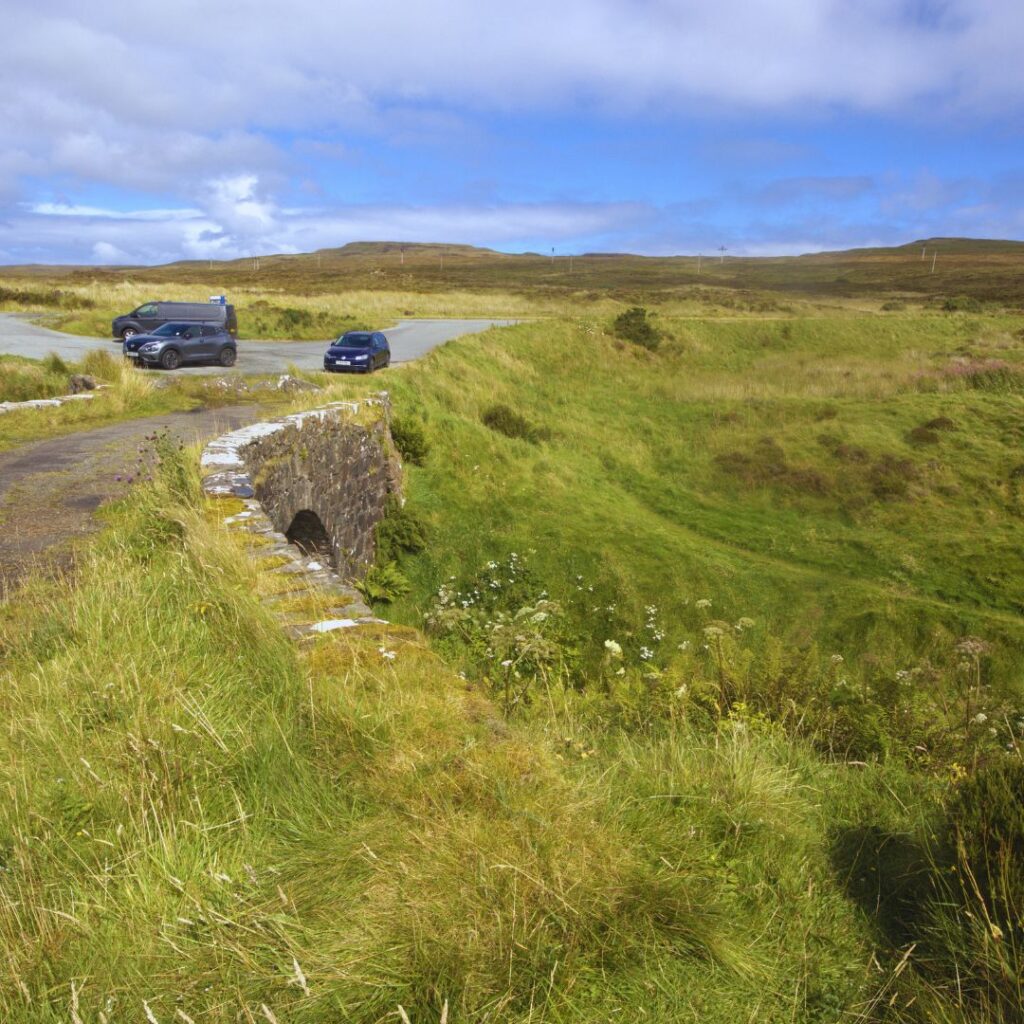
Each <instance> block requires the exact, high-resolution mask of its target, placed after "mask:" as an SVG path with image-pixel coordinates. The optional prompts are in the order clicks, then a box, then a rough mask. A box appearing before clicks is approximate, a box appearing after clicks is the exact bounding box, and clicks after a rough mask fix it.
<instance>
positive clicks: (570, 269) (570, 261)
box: [569, 253, 572, 274]
mask: <svg viewBox="0 0 1024 1024" xmlns="http://www.w3.org/2000/svg"><path fill="white" fill-rule="evenodd" d="M569 273H570V274H571V273H572V253H569Z"/></svg>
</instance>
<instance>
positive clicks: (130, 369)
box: [0, 351, 288, 451]
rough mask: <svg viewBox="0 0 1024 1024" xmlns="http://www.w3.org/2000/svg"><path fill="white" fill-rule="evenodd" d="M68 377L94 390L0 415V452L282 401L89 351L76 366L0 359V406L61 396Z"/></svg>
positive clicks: (268, 391)
mask: <svg viewBox="0 0 1024 1024" xmlns="http://www.w3.org/2000/svg"><path fill="white" fill-rule="evenodd" d="M73 374H86V375H88V376H90V377H92V378H93V379H94V381H95V382H96V383H97V384H98V385H100V387H99V388H97V389H96V390H94V391H92V392H91V394H92V395H93V398H92V399H91V400H89V401H76V402H69V403H67V404H66V405H61V406H59V407H56V408H26V409H20V410H15V411H12V412H7V413H5V414H3V415H2V416H0V451H6V450H8V449H10V448H13V447H15V446H17V445H20V444H26V443H28V442H31V441H39V440H44V439H45V438H49V437H59V436H62V435H65V434H71V433H75V432H77V431H81V430H90V429H93V428H97V427H103V426H107V425H108V424H111V423H116V422H118V421H121V420H129V419H138V418H141V417H144V416H158V415H161V414H162V413H169V412H179V411H185V410H190V409H200V408H210V407H216V406H223V405H228V404H236V403H239V402H248V403H253V404H256V403H259V404H261V405H266V406H267V407H268V414H271V415H272V414H273V412H272V410H273V409H274V408H275V407H278V406H281V405H282V404H287V402H288V396H287V395H286V394H284V393H282V392H280V391H278V390H276V388H274V387H272V386H270V385H269V384H267V386H264V387H253V388H246V389H244V390H243V389H240V388H237V389H236V388H234V387H230V386H229V387H221V386H219V385H218V382H217V380H216V379H214V378H210V377H200V378H196V377H191V378H190V377H185V376H180V377H175V378H160V377H154V376H153V375H152V374H147V373H145V372H144V371H142V370H139V369H138V368H137V367H135V366H132V365H129V364H128V363H127V361H125V360H123V359H120V358H117V357H115V356H113V355H111V354H110V353H108V352H103V351H98V352H90V353H89V354H88V355H87V356H86V357H85V358H84V359H83V360H82V361H81V362H77V363H75V362H65V361H64V360H63V359H61V358H60V357H59V356H57V355H55V354H53V353H50V354H49V355H47V356H45V357H44V358H43V359H24V358H22V357H20V356H0V401H4V402H22V401H26V400H29V399H35V398H51V397H56V396H60V395H66V394H67V393H68V389H69V383H68V382H69V378H70V377H71V375H73ZM263 383H265V384H266V383H267V382H263Z"/></svg>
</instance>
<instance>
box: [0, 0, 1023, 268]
mask: <svg viewBox="0 0 1024 1024" xmlns="http://www.w3.org/2000/svg"><path fill="white" fill-rule="evenodd" d="M5 14H6V19H5V20H6V22H7V24H6V26H5V33H4V36H3V39H2V40H0V67H2V68H4V75H5V79H6V81H5V85H4V88H3V89H2V90H0V263H21V262H73V263H97V264H102V263H112V262H143V263H152V262H163V261H166V260H172V259H179V258H183V257H184V258H207V257H211V258H222V257H234V256H240V255H248V254H252V253H259V252H296V251H308V250H312V249H316V248H320V247H325V246H335V245H343V244H345V243H346V242H349V241H355V240H366V239H387V240H402V241H439V242H464V243H470V244H475V245H485V246H492V247H494V248H498V249H502V250H506V251H522V250H535V251H542V252H548V251H550V249H551V248H555V249H556V250H557V251H558V252H563V253H566V252H585V251H595V250H601V251H609V250H616V251H632V252H639V253H649V254H658V255H660V254H670V253H697V252H701V251H703V252H710V251H713V250H715V249H717V248H718V246H720V245H726V246H728V248H729V250H730V251H731V252H734V253H737V254H744V253H745V254H751V255H767V254H776V253H778V254H785V253H793V252H807V251H815V250H821V249H832V248H845V247H849V246H856V245H876V244H899V243H902V242H905V241H910V240H912V239H914V238H920V237H926V236H932V235H969V236H975V237H1001V238H1024V203H1022V199H1024V136H1022V131H1024V6H1022V5H1021V3H1020V2H1019V0H1017V2H1009V0H944V2H939V0H909V2H905V3H900V2H898V0H889V2H883V0H859V2H849V0H770V2H769V0H743V2H740V0H718V2H717V3H714V4H711V3H708V2H707V0H700V2H693V0H561V2H560V3H559V4H557V5H552V4H550V3H547V2H540V0H518V2H517V3H515V4H509V3H503V4H499V3H495V2H493V0H476V2H471V0H434V2H433V3H432V4H430V5H420V4H412V3H410V2H407V0H377V2H376V3H374V4H373V5H372V6H370V5H366V4H358V5H357V4H353V3H349V2H337V3H333V4H331V3H324V2H323V0H316V2H314V0H292V2H290V3H289V4H288V5H281V4H278V3H275V4H271V3H268V2H264V0H236V2H234V3H232V4H230V5H226V4H225V5H220V4H214V5H212V6H211V5H210V4H208V3H205V4H204V3H201V2H198V0H197V2H182V0H170V2H167V3H157V2H152V0H139V2H138V3H137V4H135V5H133V6H132V7H131V8H129V7H128V6H126V5H124V4H123V2H121V0H117V2H115V0H93V2H91V3H90V4H88V5H83V4H81V3H71V2H70V0H37V2H34V3H27V2H22V0H13V2H12V0H8V3H7V4H6V5H5Z"/></svg>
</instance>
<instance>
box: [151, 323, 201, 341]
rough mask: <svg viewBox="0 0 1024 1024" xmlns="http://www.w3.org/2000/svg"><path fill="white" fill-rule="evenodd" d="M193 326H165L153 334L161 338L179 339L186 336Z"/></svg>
mask: <svg viewBox="0 0 1024 1024" xmlns="http://www.w3.org/2000/svg"><path fill="white" fill-rule="evenodd" d="M191 326H192V325H191V324H164V325H163V326H162V327H158V328H157V329H156V330H155V331H153V333H154V334H155V335H157V336H159V337H161V338H177V337H180V336H181V335H182V334H184V333H185V331H187V330H188V329H189V328H190V327H191Z"/></svg>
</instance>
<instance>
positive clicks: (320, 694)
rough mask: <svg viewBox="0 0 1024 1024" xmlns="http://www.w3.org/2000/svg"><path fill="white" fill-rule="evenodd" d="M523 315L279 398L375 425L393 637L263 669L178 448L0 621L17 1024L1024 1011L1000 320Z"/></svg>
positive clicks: (235, 550)
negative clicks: (652, 335) (634, 336)
mask: <svg viewBox="0 0 1024 1024" xmlns="http://www.w3.org/2000/svg"><path fill="white" fill-rule="evenodd" d="M394 255H395V254H394V253H391V254H390V256H394ZM883 255H884V254H883ZM890 255H891V254H890ZM904 255H905V256H908V258H909V254H904ZM968 255H971V254H970V253H968ZM379 256H380V252H379V251H378V250H372V251H371V252H369V253H362V254H361V258H365V259H367V260H370V259H374V258H378V257H379ZM390 256H389V258H390ZM420 256H422V258H423V259H428V258H429V259H434V258H435V257H436V256H438V254H437V253H434V252H429V253H426V254H425V255H424V254H420ZM974 256H976V257H977V258H978V259H981V258H986V259H988V258H991V259H993V260H996V261H997V262H998V261H1007V260H1012V259H1016V258H1017V257H1016V250H1014V249H1013V248H1012V247H1003V248H999V247H997V248H996V250H995V251H994V252H993V251H986V252H980V253H975V254H974ZM314 258H315V257H310V258H309V259H314ZM417 258H419V257H417ZM471 258H476V257H475V256H472V254H466V256H465V259H466V260H467V261H469V260H470V259H471ZM878 258H879V259H881V258H882V257H881V256H879V257H878ZM886 258H888V257H886ZM972 258H973V256H972ZM407 259H409V260H410V263H411V262H412V258H411V257H410V256H409V255H408V254H407ZM859 259H860V260H861V263H862V264H863V263H865V261H866V260H867V257H862V258H861V257H859ZM538 260H539V258H538ZM323 262H325V263H326V262H327V260H326V259H325V260H324V261H323ZM446 262H448V263H450V262H451V256H450V254H449V256H448V257H447V260H446ZM539 262H541V263H546V262H548V261H539ZM918 262H920V260H918ZM263 265H264V267H265V266H266V263H265V262H264V264H263ZM728 265H729V264H728V263H726V264H725V266H726V267H728ZM1000 265H1002V264H1000ZM270 266H271V267H272V266H273V263H270ZM407 266H408V264H407ZM186 269H188V268H186ZM200 269H201V268H196V272H197V273H198V271H199V270H200ZM413 269H415V268H414V267H413V268H410V270H409V272H412V270H413ZM862 269H864V267H863V266H862ZM179 271H181V268H178V270H176V271H175V272H176V273H177V272H179ZM181 272H182V273H184V271H181ZM262 272H263V271H262V270H261V273H262ZM448 272H449V273H454V271H453V270H451V269H450V268H449V271H448ZM538 272H539V271H538ZM160 273H162V271H160ZM282 273H283V271H282ZM573 273H576V270H574V271H573ZM723 273H724V271H723ZM865 273H867V270H866V269H865ZM72 278H73V275H72ZM313 283H314V284H316V282H315V281H314V282H313ZM22 284H23V286H24V287H25V288H26V289H30V288H33V287H37V286H38V287H41V285H37V283H36V282H35V281H33V280H30V279H28V277H27V276H26V279H25V280H24V281H23V282H22ZM49 286H50V285H47V287H49ZM54 287H60V288H63V287H65V285H64V284H59V283H58V284H57V285H54ZM66 287H68V288H79V287H82V288H84V287H88V286H87V285H85V284H82V283H80V282H78V283H76V281H75V280H72V281H71V282H70V283H68V284H67V285H66ZM102 287H103V288H107V287H109V284H108V283H105V284H103V286H102ZM183 287H184V286H183ZM289 287H295V286H293V285H290V286H289ZM644 287H648V286H646V285H645V286H644ZM701 287H702V288H703V287H704V286H703V285H702V286H701ZM517 288H518V285H517ZM299 290H300V289H298V288H297V287H295V290H294V291H292V292H288V293H287V294H289V295H295V294H298V292H299ZM307 291H309V292H311V293H312V291H313V288H312V287H311V288H309V289H307ZM103 294H106V293H103ZM283 294H284V293H283ZM423 294H425V295H428V297H429V295H433V296H434V297H433V299H431V301H437V302H439V303H440V302H447V301H455V300H453V299H452V293H450V292H446V291H445V290H444V289H439V290H438V291H437V292H436V293H427V292H425V293H423ZM517 294H518V291H517V290H516V289H512V290H508V289H506V290H505V291H500V290H498V289H495V290H494V292H493V293H489V292H487V289H483V288H479V289H475V290H472V291H471V293H470V295H466V296H464V297H463V299H464V301H465V302H466V306H459V305H458V304H457V303H456V305H455V306H453V307H452V308H458V309H461V310H462V311H466V310H467V307H468V305H469V304H470V298H471V296H476V299H479V300H480V301H484V300H486V301H490V302H500V301H506V297H512V298H515V297H516V296H517ZM545 294H546V293H544V291H543V289H541V296H540V298H536V297H533V296H527V297H526V298H525V299H524V300H523V301H524V303H527V304H530V308H531V309H532V310H533V311H534V312H536V311H538V310H540V309H542V307H543V303H544V302H547V301H550V303H551V304H550V306H549V307H548V308H547V309H546V310H544V311H545V312H547V313H548V314H549V315H548V316H547V318H544V319H539V320H537V321H535V322H532V323H529V324H523V325H520V326H518V327H515V328H507V329H501V330H492V331H489V332H487V333H486V334H483V335H479V336H475V337H471V338H465V339H462V340H459V341H457V342H453V343H449V344H448V345H446V346H444V347H443V348H441V349H439V350H436V351H435V352H433V353H431V354H430V355H429V356H427V357H425V358H424V359H422V360H420V361H418V362H417V363H415V364H411V365H408V366H405V367H401V368H396V369H394V370H391V371H389V372H388V373H386V374H383V375H378V376H375V377H373V378H371V379H369V380H362V379H358V380H351V381H350V380H347V379H343V380H338V379H336V378H331V379H330V380H327V379H326V378H320V379H321V382H322V383H324V384H325V385H327V388H328V391H327V393H326V394H325V395H313V396H308V395H307V396H303V398H302V399H301V401H302V402H305V403H306V404H309V403H314V402H322V401H323V400H325V399H327V398H330V397H337V396H343V395H356V394H360V393H363V392H365V391H367V390H372V389H376V388H379V387H381V386H386V387H387V388H388V390H389V392H390V393H391V397H392V401H393V404H394V407H395V413H396V422H395V433H396V437H397V438H398V441H399V444H400V446H401V447H402V449H403V450H404V451H405V452H406V455H407V494H408V502H407V503H406V505H405V507H404V509H403V510H401V511H399V510H397V509H395V510H392V513H391V515H390V516H389V518H388V520H386V522H385V526H384V527H383V528H382V531H381V534H380V536H381V539H382V542H383V544H384V545H385V546H386V548H387V554H386V555H385V556H384V557H383V558H382V561H385V560H392V559H393V560H394V565H391V566H390V568H389V569H387V570H386V571H385V570H381V571H380V572H378V574H377V577H376V578H377V579H378V582H379V583H380V584H381V586H382V588H383V589H384V590H385V591H388V590H390V596H391V598H392V600H390V601H388V602H384V603H381V604H380V606H379V607H380V610H381V611H382V613H383V614H384V616H385V617H387V618H389V619H391V620H392V622H393V623H395V625H392V626H385V627H380V628H378V629H374V630H367V631H365V632H361V633H358V634H347V635H345V636H337V635H335V636H330V637H323V638H319V639H317V640H316V641H314V642H311V643H302V644H295V643H292V642H290V641H288V640H286V639H285V637H284V634H283V633H282V631H281V628H280V626H281V624H280V622H279V621H277V620H276V619H275V618H274V616H273V614H272V612H271V611H270V609H269V608H268V607H267V605H266V604H265V603H264V602H263V601H262V600H261V598H262V597H263V596H265V588H266V583H265V581H264V580H263V579H262V578H261V574H260V573H259V572H258V570H257V569H256V568H255V567H254V566H255V564H256V563H255V562H254V561H251V560H250V559H248V558H246V557H245V551H244V550H243V541H242V540H241V539H239V538H238V537H237V536H235V535H229V534H227V533H226V532H225V531H224V530H223V528H222V527H221V526H220V520H221V518H222V517H223V516H224V515H225V509H226V506H223V505H222V506H220V507H219V508H218V507H208V506H205V505H204V503H203V502H202V501H201V500H200V498H199V495H198V488H197V485H196V475H195V474H196V469H195V457H194V453H187V452H186V453H182V452H178V451H174V450H168V451H165V452H164V453H163V468H162V471H161V472H160V474H159V475H158V479H157V481H156V483H155V484H153V485H149V486H146V487H139V488H136V489H135V490H134V491H133V492H132V493H131V494H130V496H129V497H128V498H127V499H126V500H125V502H123V503H122V504H121V505H119V506H118V507H116V508H114V509H111V510H109V511H108V512H107V515H108V516H109V518H110V529H109V530H108V531H107V532H106V533H105V534H104V535H103V536H102V537H101V538H99V539H98V540H97V541H95V542H94V544H93V547H92V549H91V554H90V555H89V556H83V558H82V559H81V562H80V565H79V568H78V571H77V573H76V576H75V578H74V579H69V580H63V581H61V580H57V581H52V580H51V581H43V580H39V581H35V582H33V583H32V584H30V585H29V586H28V587H27V588H26V589H25V590H23V591H22V592H21V593H20V594H19V595H17V598H16V599H15V600H12V601H10V602H8V604H7V605H6V606H4V608H3V609H2V610H0V651H2V654H3V661H2V670H3V674H4V678H3V685H0V700H3V702H4V703H5V704H6V707H5V708H4V720H5V721H6V722H8V723H9V724H8V727H7V729H5V730H4V732H3V734H2V735H0V786H2V787H3V791H4V793H5V794H6V797H7V799H6V800H5V801H3V802H2V803H0V935H2V936H3V947H4V949H5V951H6V952H5V958H4V962H3V966H2V967H0V1009H2V1015H3V1017H4V1019H10V1020H14V1021H27V1022H33V1024H35V1022H51V1021H52V1022H56V1021H65V1020H71V1021H72V1022H73V1024H78V1022H79V1021H82V1022H84V1021H88V1020H102V1019H106V1020H107V1021H109V1022H113V1021H117V1020H136V1019H139V1020H146V1019H148V1020H150V1021H152V1020H156V1021H157V1022H158V1024H164V1022H165V1021H174V1020H178V1021H185V1024H188V1021H190V1020H192V1021H195V1022H197V1024H198V1022H219V1021H225V1022H226V1021H237V1020H243V1021H259V1020H266V1021H269V1022H270V1024H274V1022H275V1021H278V1022H280V1024H313V1022H317V1024H319V1022H323V1024H328V1022H335V1021H353V1022H360V1024H362V1022H366V1024H370V1022H382V1021H385V1020H389V1019H390V1020H401V1019H403V1018H402V1016H401V1015H402V1014H403V1013H404V1014H406V1015H407V1017H408V1019H409V1020H410V1021H411V1022H412V1024H421V1022H426V1021H438V1022H439V1021H441V1020H442V1019H446V1020H448V1021H449V1022H452V1024H455V1022H467V1024H468V1022H473V1024H476V1022H480V1021H494V1022H520V1024H526V1022H530V1024H539V1022H542V1021H543V1022H552V1024H554V1022H557V1024H563V1022H564V1024H570V1022H581V1021H616V1020H630V1021H633V1020H650V1021H652V1022H676V1021H692V1020H698V1019H699V1020H701V1021H709V1022H711V1024H715V1022H719V1021H721V1022H725V1021H728V1022H730V1024H731V1022H735V1021H736V1020H738V1019H744V1020H758V1021H767V1022H779V1024H782V1022H808V1024H834V1022H836V1021H839V1020H849V1021H860V1022H864V1024H867V1022H877V1024H883V1022H884V1024H926V1022H927V1024H932V1022H936V1024H983V1022H996V1024H1011V1022H1015V1021H1017V1020H1019V1014H1020V1007H1021V1005H1024V988H1022V976H1024V970H1022V964H1024V955H1022V954H1024V926H1022V924H1021V921H1022V918H1024V908H1022V905H1021V892H1024V858H1022V857H1021V855H1020V850H1021V848H1022V843H1024V810H1022V805H1021V801H1020V792H1021V790H1022V787H1024V760H1022V755H1021V749H1022V742H1024V676H1022V672H1021V665H1022V664H1024V659H1022V653H1024V584H1022V583H1021V580H1022V578H1024V575H1022V572H1021V570H1022V569H1024V564H1022V563H1024V555H1022V554H1021V548H1022V546H1021V527H1022V518H1021V517H1022V514H1024V504H1022V503H1024V490H1022V488H1024V457H1022V455H1021V439H1022V437H1024V336H1022V330H1021V329H1022V326H1024V324H1022V320H1021V317H1020V316H1019V315H1017V314H1016V313H1015V312H1013V311H1012V309H1009V310H1008V309H1006V308H1003V307H1004V306H1008V305H1012V303H1011V302H1010V298H1009V293H1008V292H1007V293H1006V295H1004V299H1003V300H1000V301H999V302H998V303H996V307H998V308H995V307H994V308H989V309H986V308H982V307H980V306H975V305H973V304H970V303H968V304H965V303H959V302H958V303H953V304H952V305H954V306H957V307H958V309H957V310H950V311H943V310H942V307H943V306H944V305H945V300H942V301H937V300H934V301H933V299H932V298H928V297H925V301H923V302H922V301H918V302H915V303H913V304H912V305H911V306H910V307H907V306H904V308H902V309H899V308H897V309H891V308H890V309H888V310H884V311H883V310H882V309H881V306H882V305H883V303H884V302H889V301H890V300H889V299H884V298H882V297H880V296H879V295H878V294H877V293H876V294H874V295H873V296H868V297H858V296H856V295H847V296H840V297H839V298H837V299H835V300H833V299H828V300H827V304H826V301H823V300H819V299H816V298H814V297H813V296H806V295H803V296H797V297H796V298H791V297H783V298H780V297H779V296H778V295H776V296H774V297H772V296H771V295H769V296H767V297H764V296H760V297H759V293H756V292H754V291H752V290H746V288H744V290H741V291H736V290H735V289H733V290H731V291H730V290H728V289H723V290H720V291H719V290H712V291H710V292H709V291H703V292H700V293H697V292H693V293H686V294H684V293H682V292H680V293H678V294H674V295H672V296H668V297H664V296H663V297H662V298H661V299H659V300H658V301H656V302H652V303H651V308H652V311H653V317H652V320H653V323H654V326H655V327H656V329H657V331H658V332H659V334H660V341H659V343H658V344H657V346H656V347H654V348H651V349H649V348H646V347H643V346H641V345H637V344H634V343H632V342H630V341H627V340H624V339H622V338H621V337H618V336H616V334H615V332H614V330H613V317H615V316H616V315H617V314H618V313H619V312H621V311H622V310H623V309H624V308H625V307H626V305H627V304H628V303H630V302H631V301H634V296H633V293H630V292H629V290H628V289H623V290H622V291H621V292H617V293H614V294H613V293H611V292H602V293H600V294H597V295H595V296H591V297H584V298H582V299H581V300H580V301H578V302H576V301H575V300H573V298H572V295H571V294H570V293H569V292H567V291H561V292H553V293H551V295H549V296H548V297H547V298H545ZM375 297H376V299H379V300H380V301H381V302H382V303H384V304H386V303H391V306H388V307H386V305H381V306H379V307H377V308H376V311H375V313H374V315H375V316H380V317H383V316H384V315H385V313H384V309H385V308H389V309H398V308H399V307H404V308H405V309H408V308H411V307H412V305H413V304H414V302H419V300H420V297H421V296H420V293H415V294H410V293H403V292H401V291H400V290H396V291H394V292H390V291H389V290H388V289H385V288H383V287H382V288H381V289H380V290H373V289H371V290H369V291H367V293H366V297H365V302H366V303H367V306H366V311H372V310H371V309H370V306H369V303H370V302H371V301H375ZM476 299H474V301H476ZM726 299H728V301H729V302H732V306H730V305H728V303H727V302H726ZM840 299H841V301H840ZM1004 300H1005V301H1004ZM69 301H70V300H69ZM287 301H288V302H290V301H292V300H291V299H288V300H287ZM329 301H330V302H338V303H341V301H342V300H341V299H340V298H337V297H335V298H332V299H330V300H329ZM459 301H460V302H461V301H463V300H462V299H460V300H459ZM993 301H994V300H993ZM310 302H311V304H312V305H311V307H310V308H315V304H316V303H317V302H322V303H323V304H325V305H326V303H327V302H328V300H327V299H324V298H322V297H321V298H319V299H316V298H314V297H313V296H312V294H311V296H310ZM97 303H99V299H97ZM54 304H55V303H52V302H51V304H50V305H51V307H52V306H53V305H54ZM97 308H98V305H97ZM283 308H284V307H283ZM332 308H333V307H332ZM337 308H338V309H339V310H340V309H341V308H342V307H341V306H340V305H339V306H338V307H337ZM351 308H353V309H355V306H354V305H353V307H351ZM510 308H511V307H510ZM494 309H495V310H496V307H494ZM701 310H704V312H705V313H706V314H707V315H699V314H700V311H701ZM472 311H474V312H480V311H482V307H481V308H477V307H473V310H472ZM488 311H489V312H490V311H492V310H488ZM399 312H401V310H399ZM353 315H356V314H355V313H354V314H353ZM358 315H363V314H362V313H359V314H358ZM317 376H319V375H317ZM403 584H404V586H403ZM403 590H404V592H403ZM310 599H311V598H310V597H309V596H307V595H303V594H297V595H296V607H298V606H300V605H303V606H304V602H305V603H308V601H309V600H310ZM228 641H230V642H228ZM446 1006H447V1009H445V1007H446ZM399 1007H401V1011H400V1010H399ZM101 1015H102V1016H101Z"/></svg>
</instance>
